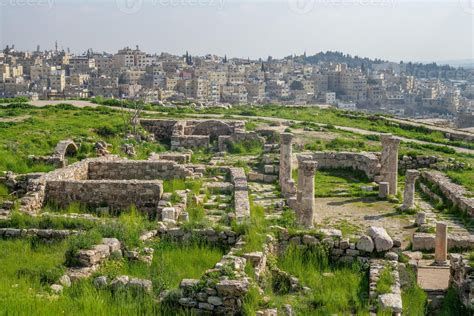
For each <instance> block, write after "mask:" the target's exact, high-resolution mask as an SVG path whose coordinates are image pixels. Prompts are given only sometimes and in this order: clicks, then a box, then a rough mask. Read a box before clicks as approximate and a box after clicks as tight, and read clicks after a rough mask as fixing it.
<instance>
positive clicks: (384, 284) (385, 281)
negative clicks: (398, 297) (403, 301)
mask: <svg viewBox="0 0 474 316" xmlns="http://www.w3.org/2000/svg"><path fill="white" fill-rule="evenodd" d="M392 271H393V268H392V267H391V266H390V265H386V266H385V267H384V268H383V269H382V272H380V277H379V280H378V281H377V288H376V291H377V293H378V294H379V295H380V294H388V293H391V292H392V286H393V285H394V284H395V277H394V276H393V274H392Z"/></svg>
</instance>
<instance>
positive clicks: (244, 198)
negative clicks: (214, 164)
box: [229, 168, 250, 223]
mask: <svg viewBox="0 0 474 316" xmlns="http://www.w3.org/2000/svg"><path fill="white" fill-rule="evenodd" d="M229 171H230V178H231V181H232V183H233V184H234V208H235V218H236V220H237V222H238V223H241V222H243V221H245V220H247V219H248V218H250V201H249V192H248V184H247V176H246V175H245V171H244V168H230V169H229Z"/></svg>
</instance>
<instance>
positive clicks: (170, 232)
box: [157, 225, 239, 246]
mask: <svg viewBox="0 0 474 316" xmlns="http://www.w3.org/2000/svg"><path fill="white" fill-rule="evenodd" d="M157 234H158V236H159V237H160V238H162V239H163V238H165V239H171V240H173V241H177V242H186V241H190V240H191V239H192V238H198V239H201V240H204V241H206V242H208V243H210V244H215V245H220V246H222V245H229V246H233V245H235V243H236V242H237V240H238V238H239V235H238V234H237V233H235V232H233V231H231V230H224V231H216V230H215V229H213V228H205V229H193V230H191V231H189V230H186V229H185V228H182V227H174V228H168V227H166V226H165V225H162V226H161V227H160V229H159V230H158V231H157Z"/></svg>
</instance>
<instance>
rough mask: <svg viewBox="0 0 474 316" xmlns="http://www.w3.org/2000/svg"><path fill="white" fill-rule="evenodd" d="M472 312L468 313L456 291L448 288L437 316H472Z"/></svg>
mask: <svg viewBox="0 0 474 316" xmlns="http://www.w3.org/2000/svg"><path fill="white" fill-rule="evenodd" d="M472 312H473V311H472V310H471V311H468V310H467V308H466V307H464V305H463V304H462V303H461V301H460V299H459V295H458V293H457V292H456V290H455V289H454V288H452V287H450V288H449V289H448V291H447V293H446V295H445V296H444V300H443V303H442V305H441V308H440V309H439V312H438V313H437V315H439V316H451V315H472Z"/></svg>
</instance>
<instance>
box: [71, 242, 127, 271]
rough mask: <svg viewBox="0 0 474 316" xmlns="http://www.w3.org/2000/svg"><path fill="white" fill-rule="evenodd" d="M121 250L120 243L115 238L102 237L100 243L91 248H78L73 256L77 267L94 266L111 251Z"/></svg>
mask: <svg viewBox="0 0 474 316" xmlns="http://www.w3.org/2000/svg"><path fill="white" fill-rule="evenodd" d="M114 252H121V243H120V241H118V240H117V239H115V238H103V239H102V243H101V244H98V245H95V246H93V247H92V248H91V249H82V250H79V251H78V252H77V254H76V256H75V259H76V261H77V263H78V264H79V267H89V268H90V267H94V266H97V265H99V264H100V263H101V262H102V261H103V260H105V259H107V258H108V257H109V256H110V255H111V254H112V253H114Z"/></svg>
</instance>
